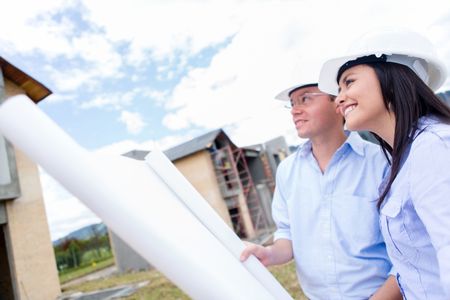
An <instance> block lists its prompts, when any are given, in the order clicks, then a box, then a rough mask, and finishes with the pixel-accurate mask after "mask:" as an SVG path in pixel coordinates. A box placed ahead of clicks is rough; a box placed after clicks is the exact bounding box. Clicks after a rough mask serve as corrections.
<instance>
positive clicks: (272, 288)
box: [145, 151, 292, 300]
mask: <svg viewBox="0 0 450 300" xmlns="http://www.w3.org/2000/svg"><path fill="white" fill-rule="evenodd" d="M145 161H146V162H147V164H148V165H149V166H150V167H151V168H152V169H153V170H154V171H155V174H156V175H157V176H159V177H160V178H161V179H162V180H163V181H164V182H165V183H166V184H167V186H169V187H171V190H172V191H173V192H174V193H175V194H176V195H177V196H178V199H179V200H180V201H181V202H183V203H184V204H185V205H186V207H187V208H188V209H189V210H190V211H191V212H192V214H194V215H195V216H196V217H197V219H198V220H199V221H200V222H201V223H202V224H203V225H204V226H205V227H206V228H208V230H209V231H210V232H211V233H212V234H213V235H214V236H215V237H216V238H217V239H218V240H219V241H220V242H221V243H222V245H223V246H224V247H225V248H227V249H228V250H229V251H230V253H231V254H232V255H233V256H234V257H235V258H236V259H239V257H240V255H241V253H242V251H243V250H244V248H245V245H244V243H242V241H241V240H240V239H239V237H238V236H237V235H236V234H235V233H234V232H233V230H231V228H230V227H228V226H227V224H226V223H225V222H224V221H223V220H222V219H221V218H220V216H219V215H218V214H217V212H216V211H215V210H214V209H213V208H212V207H211V206H210V205H209V204H208V203H207V202H206V201H205V199H204V198H203V197H202V195H200V193H199V192H198V191H197V190H196V189H195V188H194V187H193V186H192V185H191V184H190V183H189V181H187V179H186V178H185V177H184V176H183V174H181V172H180V171H178V169H177V168H176V167H175V166H174V165H173V164H172V162H171V161H170V160H169V159H168V158H167V156H165V155H164V153H162V152H161V151H152V152H150V153H149V154H148V155H147V156H146V157H145ZM244 265H245V267H246V268H247V270H248V271H249V272H250V273H251V274H252V275H253V276H254V277H255V278H256V279H257V280H258V281H259V282H260V283H261V284H262V285H263V286H265V287H266V289H267V290H268V291H269V292H270V293H271V294H272V295H273V296H274V297H275V299H279V300H292V297H291V296H290V295H289V294H288V292H287V291H286V290H285V289H284V288H283V287H282V286H281V285H280V283H279V282H278V281H277V280H276V279H275V278H274V277H273V276H272V274H271V273H270V272H269V271H268V270H267V269H266V268H265V267H264V266H263V264H262V263H261V262H260V261H259V260H258V259H257V258H256V257H254V256H253V255H252V256H250V257H249V258H248V259H247V260H246V261H245V262H244Z"/></svg>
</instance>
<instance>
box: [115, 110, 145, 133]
mask: <svg viewBox="0 0 450 300" xmlns="http://www.w3.org/2000/svg"><path fill="white" fill-rule="evenodd" d="M119 121H120V122H122V123H124V124H125V125H126V127H127V130H128V132H129V133H131V134H139V133H140V132H141V131H142V129H143V128H144V127H145V126H146V125H147V124H146V123H145V122H144V121H143V120H142V116H141V114H140V113H137V112H129V111H126V110H124V111H122V112H121V114H120V117H119Z"/></svg>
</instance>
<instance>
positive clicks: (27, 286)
mask: <svg viewBox="0 0 450 300" xmlns="http://www.w3.org/2000/svg"><path fill="white" fill-rule="evenodd" d="M0 69H1V72H0V103H1V102H3V101H8V98H9V97H11V96H13V95H17V94H26V95H27V96H28V97H29V98H30V99H32V100H33V101H34V102H35V103H38V102H39V101H41V100H43V99H44V98H45V97H47V96H48V95H50V94H51V92H50V90H49V89H47V88H46V87H45V86H44V85H42V84H41V83H39V82H38V81H36V80H34V79H33V78H31V77H30V76H29V75H27V74H25V73H24V72H22V71H21V70H19V69H18V68H16V67H15V66H13V65H12V64H10V63H9V62H8V61H6V60H5V59H3V58H2V57H0ZM18 117H20V116H18ZM24 126H27V125H26V121H25V120H24ZM29 130H33V128H30V129H29ZM36 134H39V133H38V132H37V133H36ZM59 294H60V286H59V279H58V273H57V270H56V262H55V255H54V253H53V248H52V243H51V239H50V232H49V229H48V223H47V217H46V213H45V207H44V201H43V196H42V190H41V183H40V181H39V171H38V168H37V165H36V164H35V163H33V162H32V161H31V160H30V159H29V158H28V157H27V156H26V155H25V154H23V153H22V152H21V151H20V150H18V149H15V148H14V146H13V145H12V144H10V143H9V142H8V141H7V140H6V139H5V138H3V137H2V136H1V135H0V299H36V300H39V299H42V300H48V299H55V298H56V297H57V296H58V295H59Z"/></svg>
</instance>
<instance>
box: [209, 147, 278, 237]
mask: <svg viewBox="0 0 450 300" xmlns="http://www.w3.org/2000/svg"><path fill="white" fill-rule="evenodd" d="M211 156H212V159H213V162H214V168H215V173H216V177H217V182H218V184H219V187H220V190H221V193H222V197H223V198H224V200H225V203H226V205H227V208H228V212H229V214H230V218H231V221H232V224H233V229H234V231H235V232H236V234H237V235H238V236H239V237H241V238H252V236H251V235H254V234H256V235H258V234H260V233H262V232H265V231H267V229H268V227H269V223H268V221H267V218H266V215H265V213H264V211H263V209H262V206H261V200H260V197H259V195H258V192H257V190H256V187H255V184H254V182H253V179H252V176H251V173H250V171H249V168H248V165H247V161H246V158H245V153H244V150H243V149H241V148H235V149H232V148H231V145H229V144H228V145H225V146H224V147H222V148H220V149H216V150H214V151H213V152H211ZM245 214H248V215H249V219H250V224H248V222H246V220H245V219H246V216H245ZM247 219H248V217H247ZM249 226H250V227H251V228H248V227H249Z"/></svg>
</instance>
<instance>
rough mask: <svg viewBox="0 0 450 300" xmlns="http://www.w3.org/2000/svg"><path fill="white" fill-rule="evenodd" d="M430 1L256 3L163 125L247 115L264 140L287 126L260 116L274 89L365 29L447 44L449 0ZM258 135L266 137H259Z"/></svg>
mask: <svg viewBox="0 0 450 300" xmlns="http://www.w3.org/2000/svg"><path fill="white" fill-rule="evenodd" d="M435 4H436V5H432V4H431V3H428V2H427V3H423V2H421V1H415V2H414V3H409V5H408V6H405V5H404V4H400V3H397V2H395V3H392V2H390V1H374V2H370V3H367V4H365V5H361V4H360V3H359V2H357V1H345V2H317V1H302V2H282V3H278V2H277V3H276V4H274V3H265V4H262V5H255V7H254V9H253V10H252V11H251V12H249V11H247V12H246V13H247V19H246V22H244V23H243V24H242V26H241V28H240V29H239V31H238V32H237V33H236V34H235V35H234V37H233V39H232V40H231V42H230V44H229V45H227V47H225V48H223V49H221V50H220V51H219V52H218V53H217V54H216V55H215V56H214V57H213V59H212V61H211V64H210V65H209V66H207V67H205V68H194V69H192V70H191V71H190V72H188V74H187V75H186V76H185V77H184V78H183V79H182V80H181V81H180V83H179V84H178V85H177V86H176V87H175V88H174V90H173V93H172V95H171V98H170V99H169V101H168V103H167V106H166V108H167V109H168V110H169V113H168V114H167V115H166V116H165V118H164V119H163V124H164V125H165V126H167V127H168V128H169V129H181V128H189V127H190V126H199V127H204V128H217V127H221V126H225V125H226V124H229V123H233V122H238V123H239V122H240V121H241V120H245V119H246V118H251V119H252V120H253V121H252V122H253V123H255V124H256V122H259V127H260V128H261V130H260V131H261V132H267V133H268V134H267V137H269V135H270V134H269V132H272V131H273V130H278V132H280V133H282V132H286V131H289V128H290V126H291V125H290V124H289V122H286V121H285V118H286V116H285V115H282V114H273V115H270V116H267V118H266V119H263V118H259V117H258V116H259V115H262V114H264V111H267V110H270V108H271V106H272V105H273V102H274V100H273V99H274V96H275V94H277V93H278V92H280V91H281V90H283V89H285V88H287V87H289V86H292V85H293V84H295V83H298V82H299V81H301V80H302V79H301V78H303V77H304V75H305V74H307V73H311V72H312V73H315V72H318V70H319V68H320V66H321V63H322V62H323V61H324V60H325V59H326V58H328V57H333V56H336V55H338V54H340V53H342V52H343V51H345V50H346V49H347V47H348V45H349V43H350V41H352V40H353V39H354V38H356V37H357V36H359V35H361V34H362V33H364V32H366V31H367V30H369V29H371V28H374V27H379V26H380V25H383V26H395V25H396V26H399V25H400V26H403V27H407V28H411V29H413V30H416V31H419V32H422V33H424V34H426V35H428V36H429V37H430V39H432V40H433V41H434V42H436V44H438V45H443V44H447V45H448V44H449V42H448V36H449V34H450V28H449V27H448V26H446V24H448V19H449V17H450V9H449V8H450V4H449V3H448V2H447V1H436V2H435ZM324 7H326V8H327V10H325V9H324ZM349 7H351V10H349ZM438 8H439V9H438ZM299 10H302V11H305V12H306V11H308V12H309V11H311V12H315V13H311V14H309V13H299ZM316 12H319V13H316ZM439 15H441V16H443V19H442V18H440V17H439ZM436 20H440V21H439V22H440V23H439V22H438V21H436ZM436 24H438V25H436ZM436 26H437V28H436ZM439 41H441V42H442V43H439ZM446 49H450V45H448V46H446ZM447 51H450V50H447ZM447 57H450V53H447ZM447 61H448V63H450V59H447ZM447 82H450V81H447ZM447 86H448V85H447ZM257 120H259V121H257ZM240 124H248V122H240ZM281 124H284V125H283V126H284V127H282V126H281ZM281 127H282V128H281ZM257 128H258V126H257V125H254V129H255V130H256V129H257ZM248 136H249V137H250V136H251V135H248ZM261 139H262V140H261V141H260V142H262V141H263V140H265V138H264V137H263V134H261Z"/></svg>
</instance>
